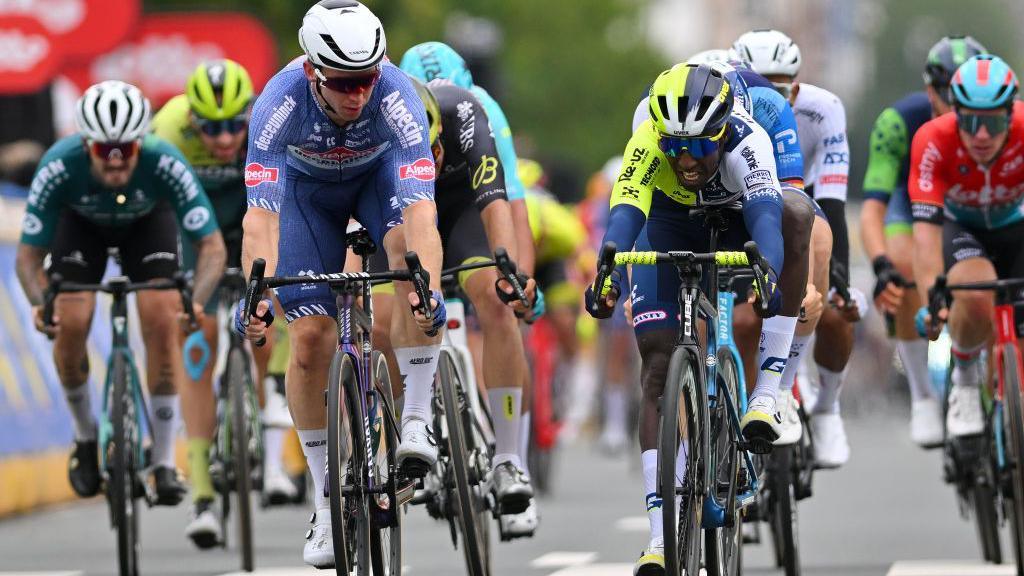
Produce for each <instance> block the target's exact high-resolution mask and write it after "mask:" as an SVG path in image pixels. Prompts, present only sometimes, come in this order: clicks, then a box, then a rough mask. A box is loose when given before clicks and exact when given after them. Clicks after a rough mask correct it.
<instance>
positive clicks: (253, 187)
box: [245, 72, 305, 212]
mask: <svg viewBox="0 0 1024 576" xmlns="http://www.w3.org/2000/svg"><path fill="white" fill-rule="evenodd" d="M292 84H293V83H292V82H291V74H290V73H288V72H283V73H279V74H278V75H277V76H275V77H273V78H271V79H270V82H268V83H267V86H266V88H265V89H264V90H263V93H262V94H260V96H259V98H257V99H256V103H255V104H253V109H252V116H251V119H250V120H249V143H248V148H247V152H246V158H245V188H246V199H247V202H248V204H249V206H250V207H255V208H263V209H264V210H270V211H272V212H280V211H281V200H282V199H283V198H284V190H285V181H286V179H285V171H286V170H287V164H288V144H289V142H291V141H292V139H293V138H294V137H295V133H296V131H298V130H299V129H300V126H301V124H302V122H301V121H300V120H299V118H297V117H298V116H299V115H300V114H301V111H298V110H296V108H298V106H299V102H300V97H299V96H297V95H296V94H297V93H293V91H292V90H291V89H290V87H291V85H292ZM303 86H305V83H304V82H303ZM304 89H305V88H304Z"/></svg>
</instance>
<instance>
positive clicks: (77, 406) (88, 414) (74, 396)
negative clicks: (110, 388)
mask: <svg viewBox="0 0 1024 576" xmlns="http://www.w3.org/2000/svg"><path fill="white" fill-rule="evenodd" d="M64 398H65V399H67V401H68V410H70V411H71V421H72V422H73V423H74V427H75V440H79V441H84V440H95V439H96V420H95V419H94V418H93V415H92V397H91V396H90V395H89V382H83V383H81V384H79V385H78V386H77V387H75V388H64Z"/></svg>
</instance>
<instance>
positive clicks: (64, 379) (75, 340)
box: [47, 210, 107, 496]
mask: <svg viewBox="0 0 1024 576" xmlns="http://www.w3.org/2000/svg"><path fill="white" fill-rule="evenodd" d="M48 260H49V264H48V269H47V272H48V273H50V274H53V273H59V274H60V275H61V276H63V277H64V278H65V279H66V280H68V281H72V282H84V283H92V282H99V280H100V279H101V278H102V277H103V271H104V270H105V269H106V267H107V243H106V242H105V240H104V239H103V238H102V236H101V234H100V231H99V230H98V229H97V228H96V227H95V226H94V225H92V224H91V223H89V222H88V221H87V220H85V219H84V218H82V217H81V216H79V215H77V214H75V213H74V212H71V211H70V210H68V211H66V212H64V214H63V215H62V216H61V220H60V223H59V225H58V227H57V231H56V235H55V236H54V241H53V244H52V245H51V246H50V254H49V256H48ZM95 308H96V297H95V296H94V295H93V294H91V293H88V292H72V293H65V294H61V295H59V296H58V297H57V299H56V301H55V302H54V316H56V320H57V322H58V323H59V326H60V330H59V331H58V332H57V336H56V338H54V341H53V361H54V364H55V366H56V368H57V376H58V378H59V379H60V383H61V387H62V389H63V390H64V397H65V399H66V401H67V404H68V409H69V411H70V412H71V418H72V422H73V424H74V432H75V449H74V451H73V452H72V453H71V457H70V461H69V463H68V473H69V476H70V481H71V486H72V488H74V490H75V492H76V493H77V494H78V495H80V496H92V495H94V494H96V493H97V492H98V491H99V489H100V473H99V464H98V461H97V454H98V452H97V445H96V420H95V418H94V416H93V410H92V398H91V395H90V390H89V384H88V380H89V357H88V351H87V349H86V340H87V339H88V337H89V327H90V326H91V325H92V316H93V312H94V310H95Z"/></svg>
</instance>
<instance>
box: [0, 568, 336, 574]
mask: <svg viewBox="0 0 1024 576" xmlns="http://www.w3.org/2000/svg"><path fill="white" fill-rule="evenodd" d="M254 574H255V575H256V576H312V575H313V574H318V575H322V574H324V572H323V571H321V570H317V569H316V568H313V567H312V566H307V567H304V568H296V567H288V568H257V569H256V570H255V571H253V572H228V573H227V574H221V575H220V576H253V575H254ZM0 576H2V575H0Z"/></svg>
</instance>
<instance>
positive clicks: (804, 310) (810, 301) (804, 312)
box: [799, 284, 825, 323]
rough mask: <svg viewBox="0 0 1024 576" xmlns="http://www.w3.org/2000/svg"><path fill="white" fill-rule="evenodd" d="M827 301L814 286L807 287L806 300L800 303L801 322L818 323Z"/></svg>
mask: <svg viewBox="0 0 1024 576" xmlns="http://www.w3.org/2000/svg"><path fill="white" fill-rule="evenodd" d="M824 300H825V299H824V298H822V297H821V292H818V288H817V287H816V286H815V285H814V284H808V285H807V291H806V292H805V293H804V300H803V302H801V303H800V319H799V320H800V322H812V323H813V322H817V321H818V319H819V318H821V313H822V311H823V310H825V301H824Z"/></svg>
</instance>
